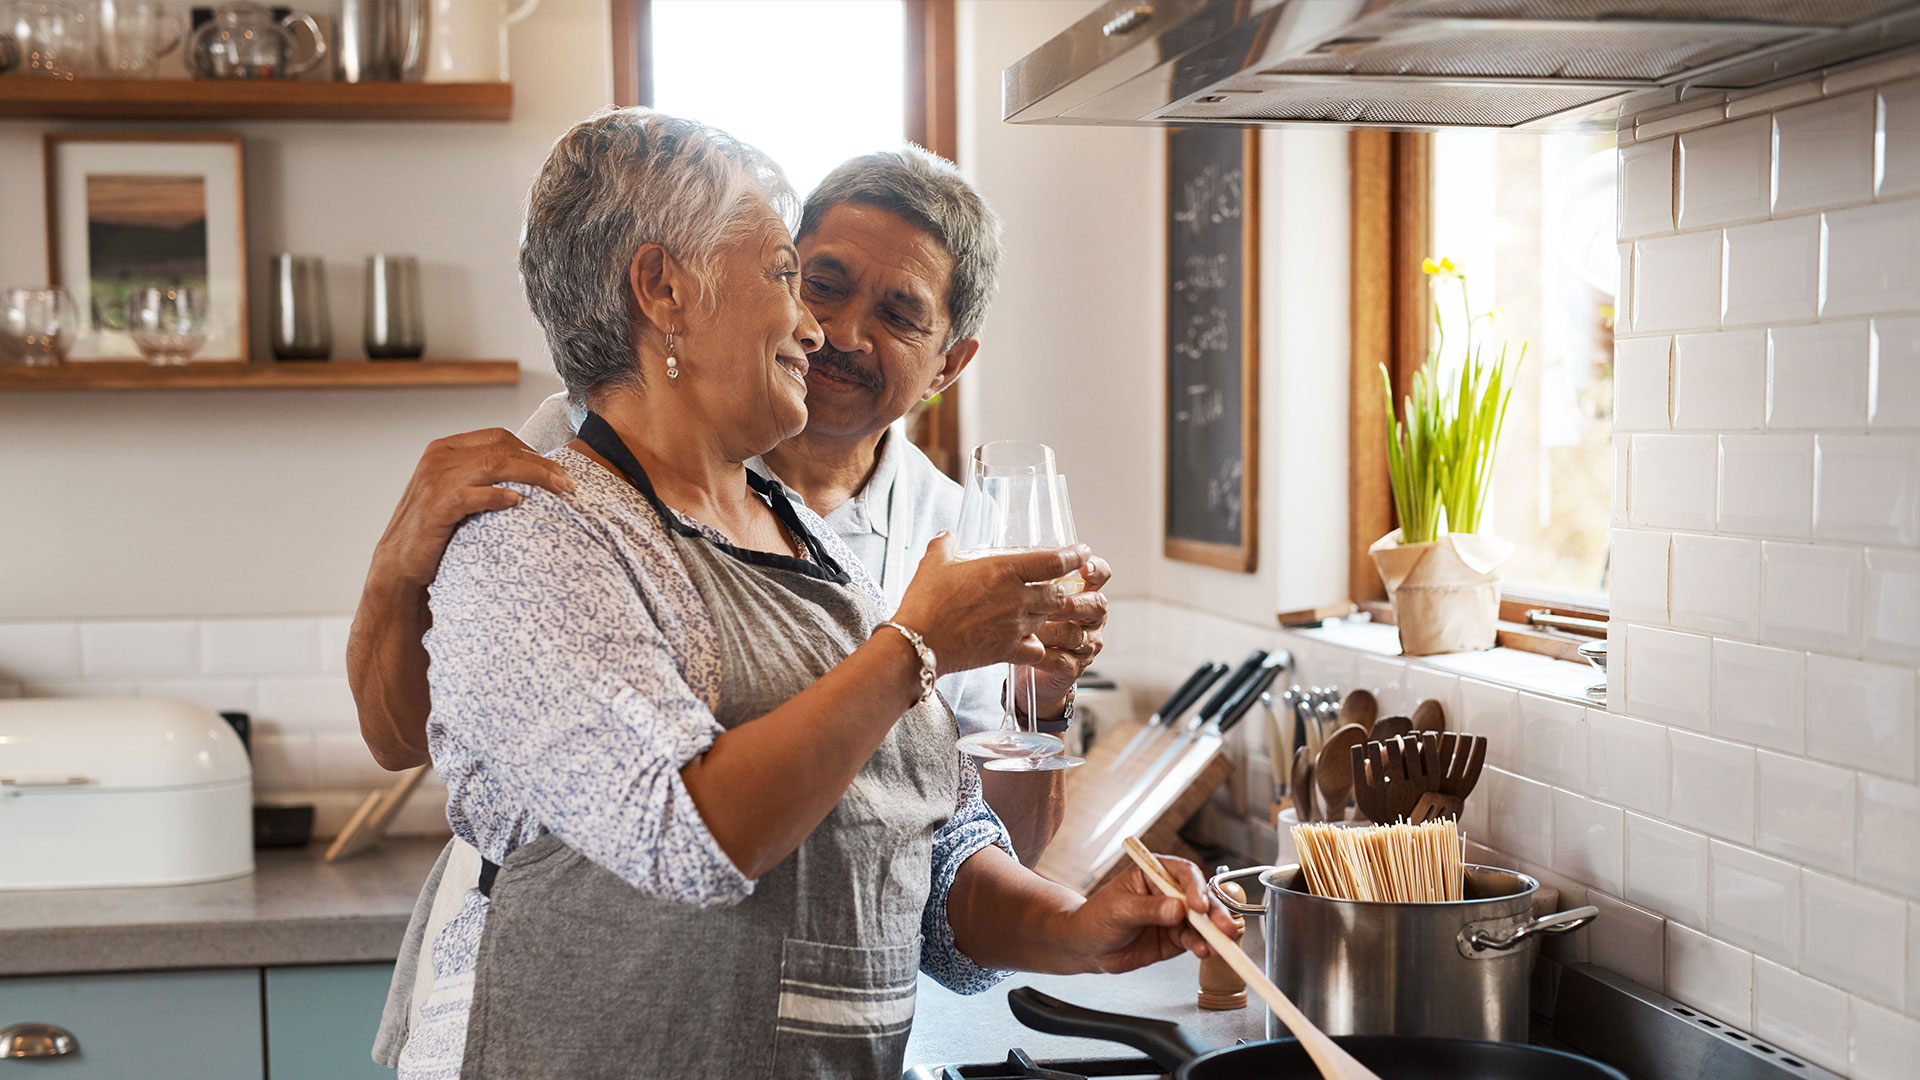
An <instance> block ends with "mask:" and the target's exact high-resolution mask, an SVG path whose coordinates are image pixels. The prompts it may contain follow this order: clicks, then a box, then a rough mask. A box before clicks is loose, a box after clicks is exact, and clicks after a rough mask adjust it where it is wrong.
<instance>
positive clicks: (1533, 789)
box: [1480, 768, 1553, 866]
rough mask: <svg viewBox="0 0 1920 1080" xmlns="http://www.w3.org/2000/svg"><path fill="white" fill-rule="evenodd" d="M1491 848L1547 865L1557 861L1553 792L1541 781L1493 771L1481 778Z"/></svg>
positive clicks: (1501, 771) (1506, 772)
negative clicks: (1555, 855)
mask: <svg viewBox="0 0 1920 1080" xmlns="http://www.w3.org/2000/svg"><path fill="white" fill-rule="evenodd" d="M1480 786H1481V787H1482V788H1485V789H1486V791H1485V794H1483V795H1480V797H1481V798H1484V799H1486V800H1487V836H1488V838H1489V840H1490V842H1491V846H1492V847H1495V848H1498V849H1499V850H1501V851H1504V852H1508V853H1510V854H1513V855H1518V856H1519V857H1520V858H1522V859H1527V860H1529V861H1532V862H1536V863H1540V864H1541V865H1543V866H1544V865H1546V864H1547V863H1550V862H1552V861H1553V789H1552V788H1550V787H1548V786H1547V785H1545V784H1542V783H1540V782H1539V781H1537V780H1529V779H1527V778H1526V777H1524V776H1519V775H1516V774H1514V773H1510V772H1508V771H1506V770H1505V769H1494V768H1489V769H1487V770H1486V771H1485V772H1483V773H1482V774H1481V777H1480Z"/></svg>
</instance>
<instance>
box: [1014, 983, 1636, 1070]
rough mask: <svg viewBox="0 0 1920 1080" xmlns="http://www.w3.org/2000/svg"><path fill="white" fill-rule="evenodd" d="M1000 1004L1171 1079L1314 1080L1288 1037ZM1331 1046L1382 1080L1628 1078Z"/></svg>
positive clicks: (1571, 1066) (1413, 1040)
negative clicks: (1146, 1063)
mask: <svg viewBox="0 0 1920 1080" xmlns="http://www.w3.org/2000/svg"><path fill="white" fill-rule="evenodd" d="M1007 1005H1008V1007H1009V1008H1011V1009H1012V1010H1013V1015H1014V1018H1015V1019H1017V1020H1019V1021H1020V1022H1021V1023H1023V1024H1025V1025H1027V1026H1028V1027H1030V1028H1033V1029H1034V1030H1035V1031H1044V1032H1046V1033H1047V1034H1049V1035H1077V1036H1080V1037H1081V1038H1087V1039H1106V1040H1108V1041H1110V1042H1118V1043H1125V1044H1126V1045H1128V1046H1131V1047H1133V1048H1134V1049H1136V1050H1139V1051H1141V1052H1142V1053H1144V1054H1146V1055H1147V1056H1149V1057H1151V1058H1153V1060H1154V1061H1156V1062H1158V1063H1160V1064H1161V1065H1163V1066H1165V1067H1166V1068H1169V1069H1172V1070H1173V1075H1174V1077H1175V1080H1320V1070H1319V1069H1318V1068H1316V1067H1315V1066H1314V1064H1313V1060H1312V1059H1311V1058H1309V1057H1308V1056H1307V1052H1306V1051H1305V1050H1304V1049H1302V1048H1301V1046H1300V1044H1299V1043H1298V1042H1296V1041H1294V1040H1293V1039H1271V1040H1269V1041H1267V1042H1257V1043H1246V1044H1243V1045H1241V1046H1229V1047H1224V1048H1221V1049H1215V1048H1213V1047H1210V1046H1208V1045H1207V1044H1205V1043H1204V1042H1201V1041H1200V1040H1198V1039H1196V1038H1194V1037H1193V1035H1192V1034H1191V1033H1189V1032H1188V1031H1187V1030H1185V1029H1184V1028H1182V1027H1181V1026H1180V1025H1179V1024H1176V1023H1174V1022H1173V1021H1171V1020H1149V1019H1146V1018H1145V1017H1139V1016H1122V1015H1120V1014H1119V1013H1107V1012H1096V1011H1094V1010H1093V1009H1083V1008H1081V1007H1080V1006H1078V1005H1069V1004H1067V1003H1066V1002H1064V1001H1061V1000H1060V999H1059V998H1056V997H1050V996H1048V995H1046V994H1043V993H1041V992H1040V991H1038V990H1035V989H1033V988H1032V987H1030V986H1023V987H1020V988H1019V989H1017V990H1012V991H1009V992H1008V993H1007ZM1333 1041H1334V1042H1337V1043H1339V1044H1340V1045H1341V1046H1342V1047H1344V1048H1345V1049H1346V1051H1347V1053H1349V1054H1352V1055H1353V1056H1354V1058H1355V1059H1357V1060H1358V1061H1359V1062H1360V1063H1361V1064H1362V1065H1365V1066H1366V1067H1367V1068H1369V1069H1372V1070H1373V1071H1374V1072H1376V1073H1378V1074H1380V1076H1381V1077H1382V1078H1383V1080H1627V1077H1626V1074H1625V1073H1622V1072H1620V1071H1619V1070H1618V1069H1615V1068H1612V1067H1611V1066H1607V1065H1602V1064H1600V1063H1599V1062H1597V1061H1592V1060H1590V1059H1588V1058H1583V1057H1578V1056H1575V1055H1573V1054H1564V1053H1561V1052H1560V1051H1558V1050H1549V1049H1547V1048H1545V1047H1542V1046H1526V1045H1523V1044H1521V1043H1500V1042H1480V1041H1477V1040H1474V1039H1441V1038H1435V1037H1431V1036H1425V1035H1338V1036H1335V1037H1334V1040H1333Z"/></svg>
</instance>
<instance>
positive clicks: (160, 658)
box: [80, 620, 200, 679]
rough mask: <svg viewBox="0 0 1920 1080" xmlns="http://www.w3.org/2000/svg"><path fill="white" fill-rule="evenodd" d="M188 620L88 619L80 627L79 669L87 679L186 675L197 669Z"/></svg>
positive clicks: (196, 650) (192, 629) (194, 642)
mask: <svg viewBox="0 0 1920 1080" xmlns="http://www.w3.org/2000/svg"><path fill="white" fill-rule="evenodd" d="M196 638H197V635H196V633H195V626H194V624H193V623H190V622H172V621H161V620H139V621H132V620H129V621H126V622H90V623H84V624H82V625H81V627H80V670H81V671H82V672H83V673H85V675H86V676H87V677H88V678H89V679H93V678H102V679H112V678H124V677H126V676H130V675H131V676H169V675H173V676H190V675H194V674H197V673H198V671H199V651H200V650H199V647H198V646H199V642H198V641H197V640H196Z"/></svg>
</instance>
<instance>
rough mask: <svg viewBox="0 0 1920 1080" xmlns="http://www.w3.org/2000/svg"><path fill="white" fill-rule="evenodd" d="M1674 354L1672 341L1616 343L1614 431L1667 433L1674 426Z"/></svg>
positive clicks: (1635, 339)
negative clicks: (1665, 431) (1672, 401)
mask: <svg viewBox="0 0 1920 1080" xmlns="http://www.w3.org/2000/svg"><path fill="white" fill-rule="evenodd" d="M1672 352H1673V339H1672V338H1670V337H1645V338H1621V339H1620V340H1618V341H1615V342H1614V343H1613V430H1615V431H1664V430H1666V429H1667V428H1669V427H1671V426H1672V422H1671V420H1670V418H1669V409H1670V407H1671V402H1670V400H1669V399H1670V396H1671V388H1672V379H1673V372H1672V370H1671V369H1672V364H1671V355H1672Z"/></svg>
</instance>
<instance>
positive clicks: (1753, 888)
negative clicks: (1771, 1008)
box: [1707, 840, 1800, 966]
mask: <svg viewBox="0 0 1920 1080" xmlns="http://www.w3.org/2000/svg"><path fill="white" fill-rule="evenodd" d="M1712 863H1713V869H1712V875H1711V876H1712V880H1713V912H1712V914H1711V915H1710V916H1709V917H1708V920H1707V929H1708V930H1710V931H1712V932H1713V935H1714V936H1715V937H1718V938H1722V939H1724V940H1726V941H1728V942H1731V943H1733V944H1735V945H1738V946H1740V947H1741V948H1743V949H1751V950H1753V951H1754V952H1755V953H1758V954H1759V955H1761V956H1766V957H1770V958H1772V959H1774V960H1778V961H1779V962H1781V963H1783V964H1786V965H1788V966H1793V965H1796V964H1798V963H1799V962H1800V868H1799V867H1798V866H1795V865H1794V864H1792V863H1790V862H1783V861H1781V860H1779V859H1774V858H1769V857H1767V856H1765V855H1761V854H1758V853H1756V852H1752V851H1748V850H1747V849H1746V848H1742V847H1735V846H1733V845H1732V844H1728V843H1725V842H1723V841H1720V840H1715V841H1714V842H1713V854H1712Z"/></svg>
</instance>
